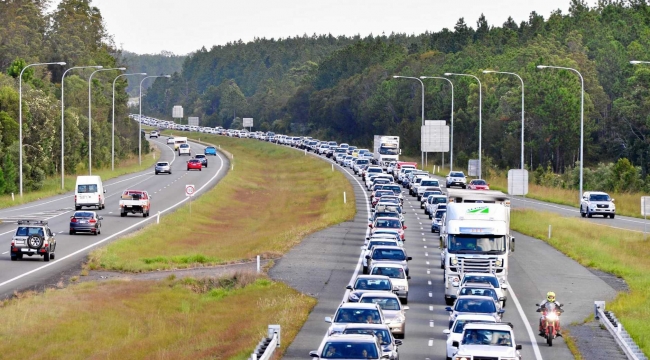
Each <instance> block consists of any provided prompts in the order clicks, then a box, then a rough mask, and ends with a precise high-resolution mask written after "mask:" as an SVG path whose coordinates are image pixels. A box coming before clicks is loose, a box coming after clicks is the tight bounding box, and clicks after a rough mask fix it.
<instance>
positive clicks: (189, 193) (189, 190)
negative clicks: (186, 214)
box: [185, 185, 194, 214]
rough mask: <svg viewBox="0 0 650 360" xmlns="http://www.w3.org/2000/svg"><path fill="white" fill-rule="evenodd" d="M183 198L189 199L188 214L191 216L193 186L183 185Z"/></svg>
mask: <svg viewBox="0 0 650 360" xmlns="http://www.w3.org/2000/svg"><path fill="white" fill-rule="evenodd" d="M185 196H187V197H189V202H190V214H192V197H193V196H194V185H185Z"/></svg>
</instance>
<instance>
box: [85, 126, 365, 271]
mask: <svg viewBox="0 0 650 360" xmlns="http://www.w3.org/2000/svg"><path fill="white" fill-rule="evenodd" d="M188 136H194V137H196V138H198V137H199V135H198V134H192V135H188ZM200 137H201V140H202V141H208V142H211V143H213V144H216V145H217V146H218V145H221V147H222V148H223V149H226V150H228V151H229V152H230V153H232V154H233V155H234V171H230V172H229V174H228V175H227V176H226V177H224V178H223V179H222V180H221V181H220V182H219V184H217V186H215V187H214V188H213V189H212V190H210V191H208V192H207V193H206V194H203V195H202V196H201V197H199V198H197V199H195V200H193V202H192V213H191V214H190V213H189V207H188V206H187V205H185V206H183V207H182V208H180V209H178V210H177V211H176V212H175V213H174V214H173V215H169V216H165V217H163V218H162V220H161V222H160V224H159V225H156V224H152V225H150V226H148V227H146V228H145V229H143V230H142V231H139V232H137V233H135V234H133V235H132V236H129V237H127V238H125V239H122V240H120V241H117V242H114V243H112V244H110V245H108V246H107V247H105V248H101V249H98V250H96V251H94V252H93V253H92V254H91V256H90V258H91V262H90V268H91V269H109V270H119V271H129V272H141V271H152V270H157V269H173V268H188V267H196V266H206V265H217V264H224V263H231V262H237V261H242V260H252V259H254V258H255V257H256V256H257V255H261V256H262V257H263V258H272V257H277V256H280V255H281V254H284V253H285V252H286V251H287V250H289V249H290V248H292V247H293V246H294V245H296V244H298V243H299V242H300V241H301V240H302V238H304V237H305V236H306V235H308V234H310V233H313V232H315V231H317V230H320V229H323V228H325V227H328V226H330V225H333V224H337V223H340V222H343V221H346V220H349V219H352V218H353V216H354V214H355V211H356V207H355V203H354V196H352V194H353V189H352V186H351V185H350V183H349V182H348V181H347V179H346V178H345V177H344V176H343V175H342V174H340V173H339V172H338V171H332V170H331V165H330V164H328V163H325V162H323V161H321V160H318V159H314V158H313V157H311V156H305V155H304V153H302V152H298V151H295V150H292V149H290V148H286V147H281V146H277V145H273V144H269V143H266V142H261V141H258V140H253V139H233V138H227V137H218V136H215V135H212V136H210V135H205V134H201V135H200ZM213 163H214V164H216V161H213ZM344 191H345V192H347V194H349V195H350V196H348V202H347V204H344V203H343V192H344ZM188 224H191V226H188Z"/></svg>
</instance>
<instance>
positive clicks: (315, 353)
mask: <svg viewBox="0 0 650 360" xmlns="http://www.w3.org/2000/svg"><path fill="white" fill-rule="evenodd" d="M309 356H311V357H318V351H317V350H314V351H310V352H309Z"/></svg>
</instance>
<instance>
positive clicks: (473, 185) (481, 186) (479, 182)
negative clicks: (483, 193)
mask: <svg viewBox="0 0 650 360" xmlns="http://www.w3.org/2000/svg"><path fill="white" fill-rule="evenodd" d="M467 188H468V189H469V190H490V184H488V183H487V181H485V180H483V179H474V180H472V181H470V182H469V184H467Z"/></svg>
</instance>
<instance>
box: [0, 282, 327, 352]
mask: <svg viewBox="0 0 650 360" xmlns="http://www.w3.org/2000/svg"><path fill="white" fill-rule="evenodd" d="M315 304H316V300H315V299H313V298H310V297H308V296H305V295H302V294H300V293H298V292H296V291H295V290H293V289H291V288H290V287H288V286H287V285H285V284H283V283H278V282H273V281H270V280H268V279H267V278H264V277H256V276H255V275H252V274H239V275H238V276H237V277H235V278H225V279H201V280H196V279H183V280H175V279H173V278H169V279H166V280H162V281H158V282H156V281H112V282H104V283H97V282H89V283H81V284H75V285H71V286H69V287H68V288H65V289H60V290H48V291H46V292H45V293H43V294H40V295H35V296H26V297H24V298H21V299H14V300H10V301H5V302H4V303H0V305H2V306H0V318H2V322H0V354H2V355H1V356H0V357H2V358H4V359H36V358H38V359H100V358H101V359H116V358H119V359H246V358H247V357H248V356H250V354H251V352H252V350H253V349H252V348H253V347H254V346H255V344H257V342H258V341H259V340H260V339H261V338H262V336H263V335H265V334H266V328H267V325H269V324H279V325H280V326H281V327H282V340H283V341H282V347H281V349H280V353H282V352H284V351H285V349H286V348H287V347H288V345H289V344H290V343H291V339H293V338H294V337H295V336H296V334H297V333H298V331H299V330H300V328H301V326H302V324H303V323H304V322H305V321H306V319H307V317H308V315H309V312H310V311H311V309H312V308H313V306H314V305H315Z"/></svg>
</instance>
